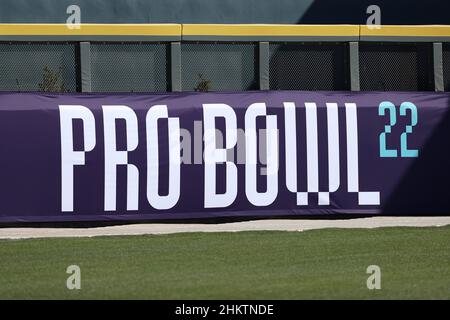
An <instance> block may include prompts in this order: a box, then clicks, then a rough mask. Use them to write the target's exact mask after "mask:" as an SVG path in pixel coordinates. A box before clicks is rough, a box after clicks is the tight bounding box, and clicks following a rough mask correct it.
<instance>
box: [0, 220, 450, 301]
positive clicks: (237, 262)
mask: <svg viewBox="0 0 450 320" xmlns="http://www.w3.org/2000/svg"><path fill="white" fill-rule="evenodd" d="M72 264H75V265H79V266H80V268H81V290H68V289H67V288H66V279H67V277H68V276H69V275H68V274H66V268H67V266H69V265H72ZM369 265H378V266H380V268H381V272H382V276H381V286H382V289H381V290H368V289H367V287H366V280H367V278H368V276H369V275H368V274H366V268H367V267H368V266H369ZM11 298H12V299H15V298H23V299H29V298H44V299H82V298H83V299H84V298H89V299H90V298H94V299H110V298H113V299H116V298H120V299H135V298H144V299H322V298H325V299H328V298H330V299H331V298H342V299H396V298H399V299H415V298H425V299H450V227H439V228H383V229H373V230H363V229H359V230H355V229H353V230H345V229H327V230H316V231H307V232H238V233H190V234H174V235H158V236H127V237H125V236H124V237H99V238H70V239H62V238H59V239H37V240H2V241H0V299H11Z"/></svg>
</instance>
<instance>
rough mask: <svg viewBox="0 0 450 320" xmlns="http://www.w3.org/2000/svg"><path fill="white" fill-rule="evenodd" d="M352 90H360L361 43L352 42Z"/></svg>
mask: <svg viewBox="0 0 450 320" xmlns="http://www.w3.org/2000/svg"><path fill="white" fill-rule="evenodd" d="M349 50H350V90H351V91H360V90H361V89H360V80H359V43H358V42H350V44H349Z"/></svg>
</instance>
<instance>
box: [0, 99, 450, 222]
mask: <svg viewBox="0 0 450 320" xmlns="http://www.w3.org/2000/svg"><path fill="white" fill-rule="evenodd" d="M449 98H450V95H449V94H446V93H422V92H420V93H418V92H411V93H406V92H395V93H392V92H391V93H389V92H371V93H350V92H320V93H317V92H298V91H297V92H295V91H277V92H270V91H269V92H241V93H171V94H148V95H144V94H139V95H138V94H108V95H106V94H38V93H3V94H0V221H3V222H16V221H87V220H91V221H94V220H98V221H105V220H127V221H136V220H155V219H164V220H167V219H190V218H211V217H230V216H241V217H244V216H288V215H324V214H394V215H412V214H422V215H436V214H448V213H449V212H450V187H449V186H450V118H449V117H450V115H449V110H450V109H449V103H450V100H449Z"/></svg>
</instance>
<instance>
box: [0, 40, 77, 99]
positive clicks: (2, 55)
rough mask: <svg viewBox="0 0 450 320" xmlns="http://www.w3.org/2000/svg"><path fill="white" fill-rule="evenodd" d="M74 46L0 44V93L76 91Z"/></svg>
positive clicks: (44, 43)
mask: <svg viewBox="0 0 450 320" xmlns="http://www.w3.org/2000/svg"><path fill="white" fill-rule="evenodd" d="M77 48H78V47H77V44H75V43H68V42H64V43H58V42H51V43H49V42H1V43H0V91H18V92H21V91H47V92H75V91H79V89H80V87H79V77H78V73H77V70H78V61H79V59H78V54H77Z"/></svg>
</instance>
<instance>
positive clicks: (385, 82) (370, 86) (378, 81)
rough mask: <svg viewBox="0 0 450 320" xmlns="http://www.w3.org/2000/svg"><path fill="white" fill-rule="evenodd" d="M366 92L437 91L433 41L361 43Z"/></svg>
mask: <svg viewBox="0 0 450 320" xmlns="http://www.w3.org/2000/svg"><path fill="white" fill-rule="evenodd" d="M359 68H360V81H361V84H360V85H361V90H362V91H433V90H434V77H433V74H434V73H433V72H434V71H433V70H434V69H433V46H432V44H431V43H360V45H359Z"/></svg>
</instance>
